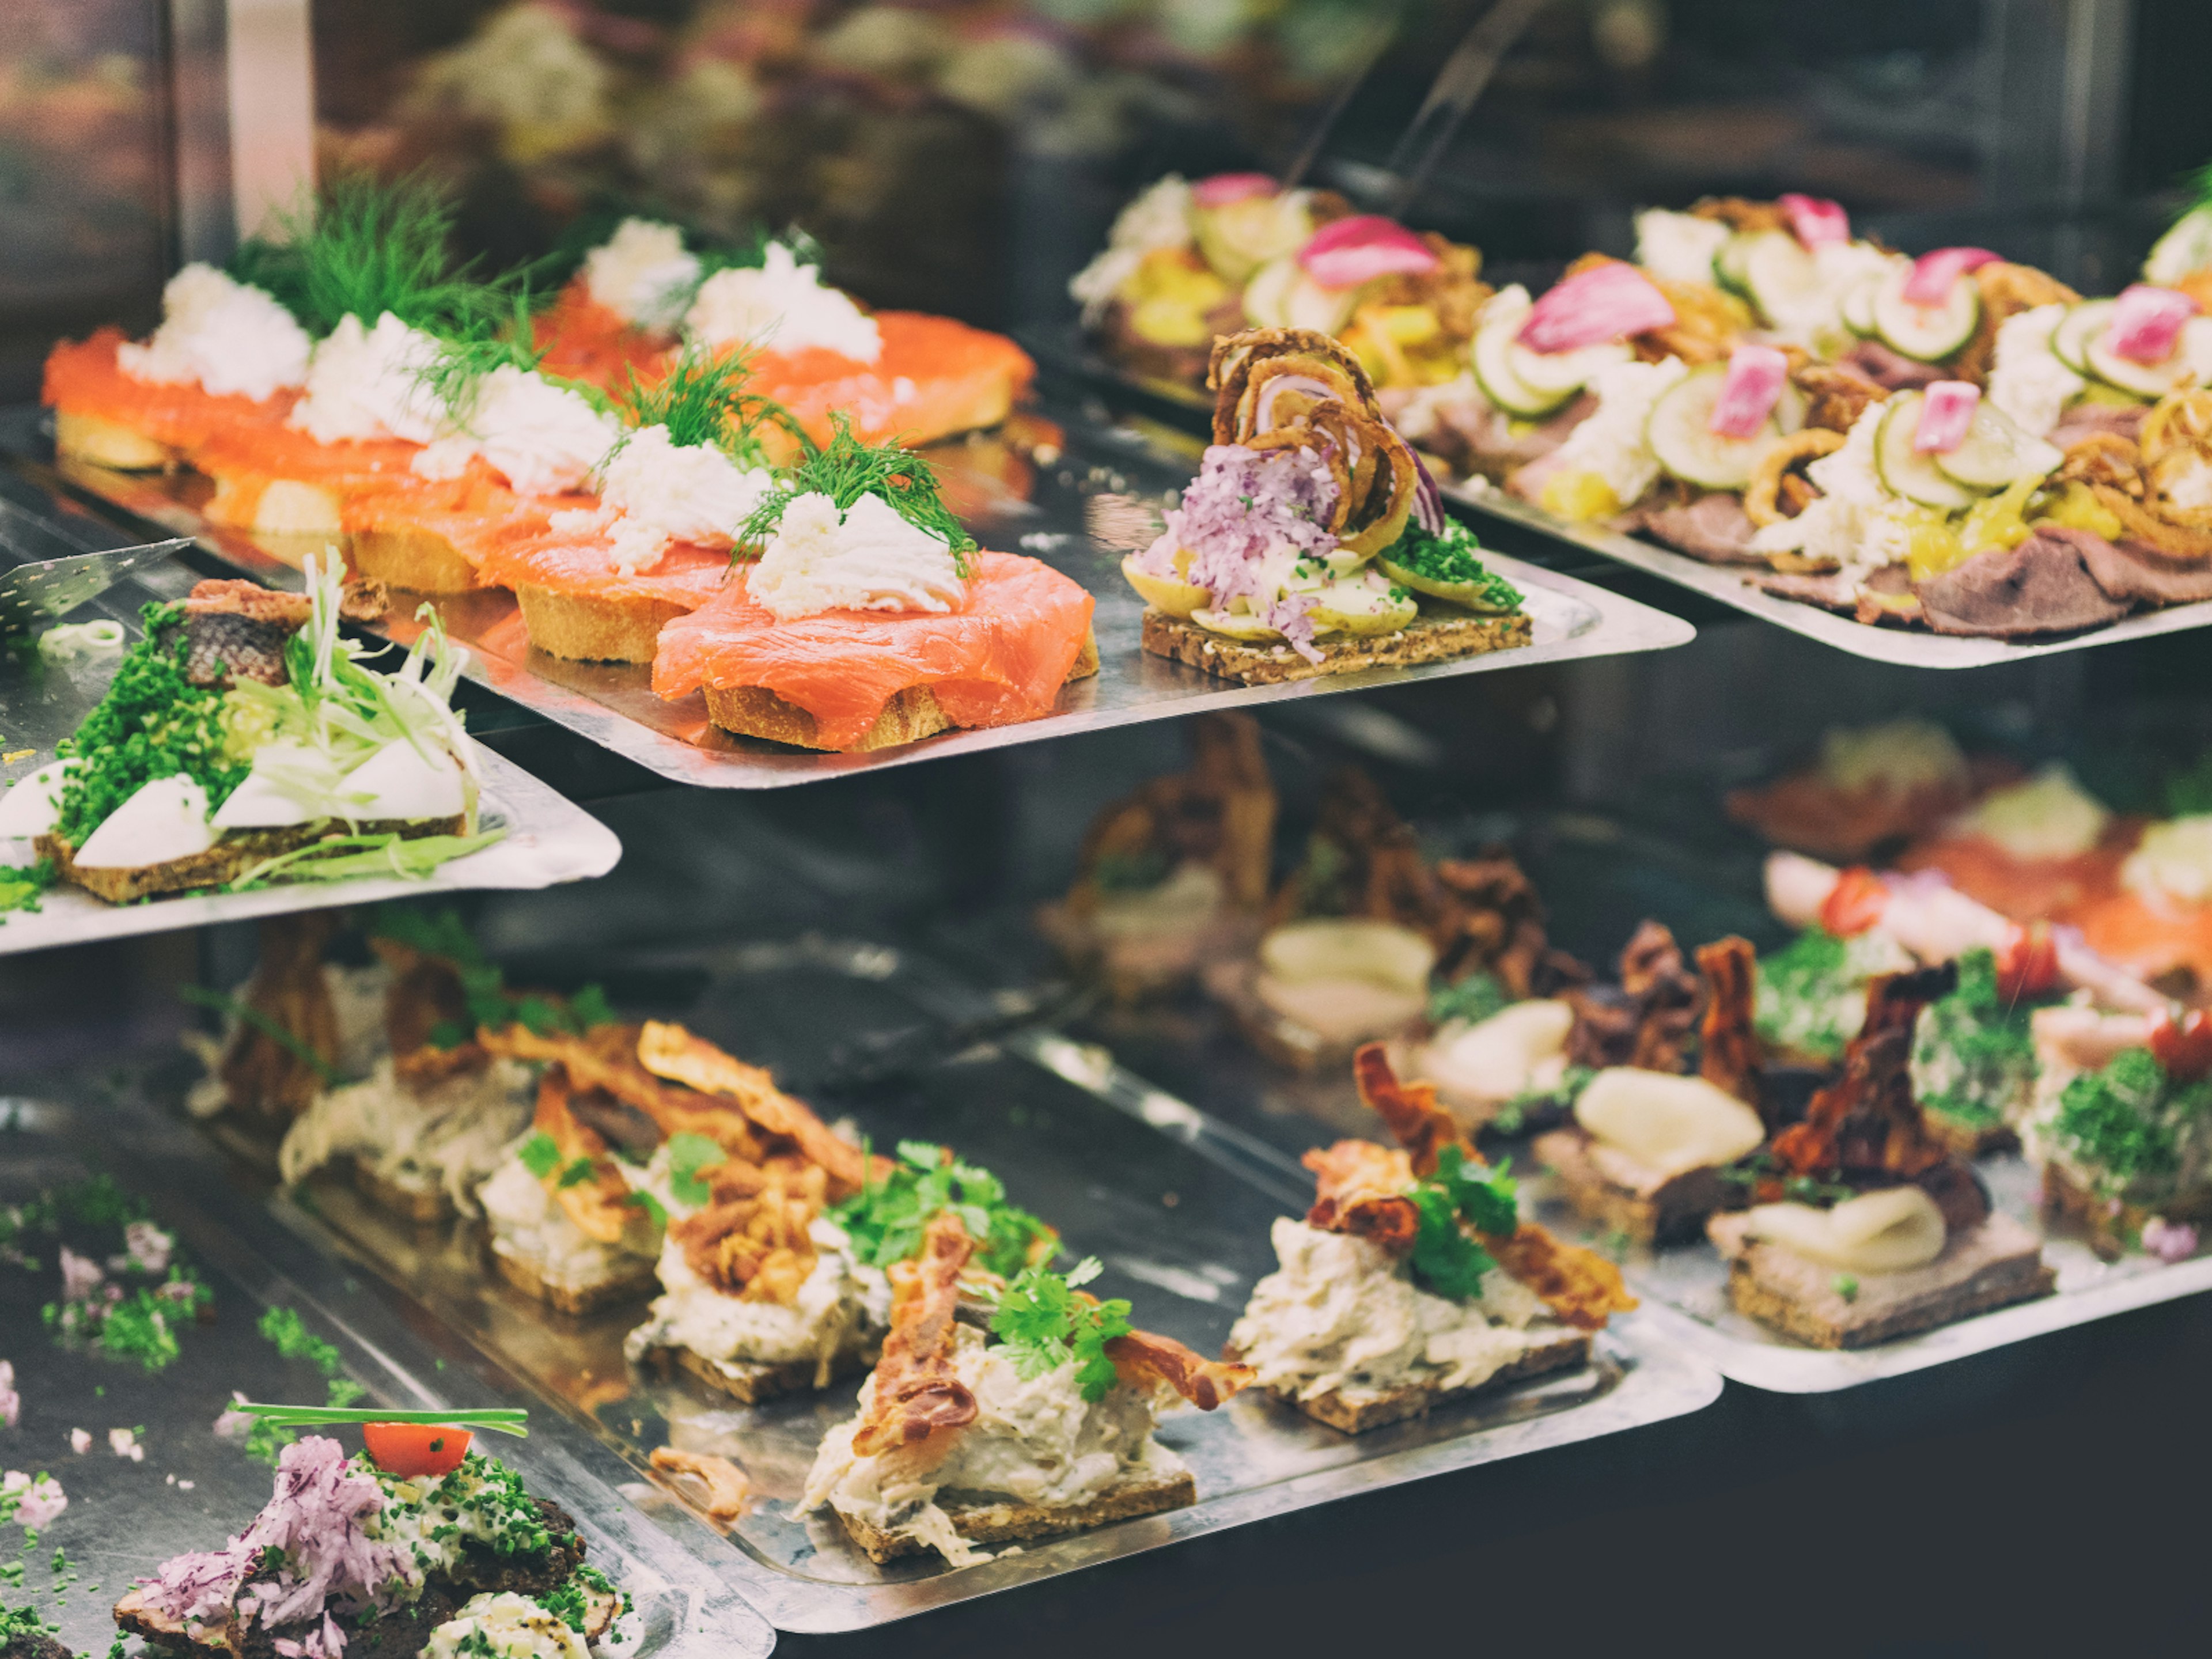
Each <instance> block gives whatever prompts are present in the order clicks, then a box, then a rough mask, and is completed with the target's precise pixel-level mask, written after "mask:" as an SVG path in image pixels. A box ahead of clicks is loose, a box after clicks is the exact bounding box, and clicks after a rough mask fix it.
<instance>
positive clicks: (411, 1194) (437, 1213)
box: [346, 1158, 453, 1227]
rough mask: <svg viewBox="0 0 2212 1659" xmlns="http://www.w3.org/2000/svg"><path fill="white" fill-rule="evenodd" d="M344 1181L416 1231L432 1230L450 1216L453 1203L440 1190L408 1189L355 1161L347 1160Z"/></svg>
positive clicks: (440, 1188) (442, 1190)
mask: <svg viewBox="0 0 2212 1659" xmlns="http://www.w3.org/2000/svg"><path fill="white" fill-rule="evenodd" d="M346 1164H347V1166H348V1167H347V1171H346V1174H347V1178H348V1179H349V1181H350V1182H352V1184H353V1189H354V1190H355V1191H356V1192H357V1193H359V1194H361V1195H362V1197H363V1198H365V1199H367V1200H368V1201H369V1202H370V1203H372V1204H374V1205H375V1206H376V1207H377V1208H378V1209H380V1210H384V1211H386V1212H389V1213H391V1214H392V1215H395V1216H398V1218H400V1219H401V1220H403V1221H411V1222H413V1223H414V1224H415V1225H416V1226H418V1227H428V1226H434V1225H436V1224H437V1223H439V1222H441V1221H443V1220H444V1219H445V1218H447V1216H449V1215H451V1214H453V1200H451V1199H450V1198H448V1197H447V1196H446V1189H445V1188H443V1187H430V1188H422V1187H409V1186H406V1185H404V1184H403V1183H401V1182H397V1181H394V1180H392V1179H391V1178H390V1177H389V1176H382V1175H379V1174H378V1173H377V1172H376V1171H375V1170H372V1169H370V1168H369V1167H368V1164H364V1163H362V1161H361V1160H360V1159H359V1158H348V1159H347V1160H346Z"/></svg>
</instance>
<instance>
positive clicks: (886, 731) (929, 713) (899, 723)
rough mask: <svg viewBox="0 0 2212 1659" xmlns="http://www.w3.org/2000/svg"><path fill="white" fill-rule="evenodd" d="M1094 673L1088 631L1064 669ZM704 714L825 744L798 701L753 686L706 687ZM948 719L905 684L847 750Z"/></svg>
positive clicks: (732, 727)
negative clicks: (1073, 659) (905, 687)
mask: <svg viewBox="0 0 2212 1659" xmlns="http://www.w3.org/2000/svg"><path fill="white" fill-rule="evenodd" d="M1097 671H1098V636H1097V635H1096V634H1091V635H1086V636H1085V639H1084V641H1083V650H1082V652H1081V653H1080V654H1079V655H1078V656H1077V658H1076V659H1075V666H1074V667H1073V668H1071V669H1069V670H1068V671H1067V678H1069V679H1070V680H1081V679H1088V678H1091V675H1093V674H1096V673H1097ZM707 718H708V720H712V721H713V722H714V724H715V725H716V726H720V727H721V729H722V730H723V731H725V732H736V733H737V734H738V736H739V737H741V738H767V739H768V740H769V742H770V743H787V744H791V745H792V747H793V748H794V749H822V748H825V747H827V745H826V744H823V742H822V741H821V730H820V727H819V726H817V724H816V722H815V719H814V716H813V715H811V714H808V713H807V712H806V711H805V709H804V708H800V707H799V705H798V704H797V703H794V702H787V701H786V700H785V699H783V698H781V697H780V696H776V694H775V692H773V691H768V690H763V689H762V688H761V687H759V686H757V685H733V686H731V687H730V688H729V689H727V690H720V691H718V690H714V689H713V688H712V687H709V688H708V691H707ZM952 723H953V722H952V720H951V716H949V715H948V714H945V710H944V708H942V707H941V706H940V705H939V702H938V701H937V694H936V693H935V692H934V691H932V690H930V689H929V688H928V687H927V686H926V685H915V686H908V688H907V689H906V690H903V691H901V692H899V693H897V694H896V696H893V697H892V698H891V700H890V702H886V703H885V704H884V712H883V713H882V714H878V715H877V716H876V723H875V724H874V725H873V726H870V727H869V728H868V729H867V731H866V732H865V733H864V734H862V736H861V738H860V741H859V742H858V743H855V744H850V745H849V752H852V753H855V754H858V753H864V752H866V750H871V749H894V748H896V747H897V746H898V745H899V744H902V743H919V742H921V739H922V738H933V737H935V736H936V735H937V734H938V733H939V732H945V731H949V730H951V726H952Z"/></svg>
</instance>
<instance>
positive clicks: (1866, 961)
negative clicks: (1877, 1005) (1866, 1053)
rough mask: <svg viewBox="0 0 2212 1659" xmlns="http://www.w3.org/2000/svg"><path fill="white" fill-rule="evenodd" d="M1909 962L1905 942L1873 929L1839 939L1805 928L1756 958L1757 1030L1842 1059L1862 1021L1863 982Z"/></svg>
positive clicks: (1787, 1044)
mask: <svg viewBox="0 0 2212 1659" xmlns="http://www.w3.org/2000/svg"><path fill="white" fill-rule="evenodd" d="M1912 965H1913V963H1912V959H1911V957H1909V956H1908V955H1906V953H1905V949H1904V947H1903V946H1901V945H1898V944H1896V943H1895V942H1894V941H1893V940H1891V939H1889V938H1887V936H1886V935H1884V934H1881V933H1860V934H1857V935H1855V936H1853V937H1852V938H1850V939H1838V938H1837V937H1836V936H1835V935H1834V934H1833V933H1828V932H1826V930H1824V929H1822V928H1820V927H1808V928H1807V929H1806V930H1805V931H1804V932H1803V933H1800V934H1799V935H1798V936H1797V937H1796V939H1792V940H1790V943H1789V944H1788V945H1785V946H1784V948H1783V949H1781V950H1779V951H1775V952H1774V953H1772V954H1771V955H1770V956H1762V957H1759V969H1758V990H1757V996H1756V1010H1755V1012H1754V1014H1753V1024H1755V1025H1756V1026H1757V1027H1758V1030H1759V1036H1761V1037H1762V1038H1764V1039H1765V1041H1766V1042H1770V1043H1772V1044H1773V1045H1774V1046H1775V1047H1777V1048H1784V1049H1788V1050H1791V1051H1794V1052H1795V1053H1797V1054H1803V1055H1806V1056H1808V1057H1809V1058H1811V1059H1814V1060H1827V1061H1834V1060H1841V1059H1842V1058H1843V1056H1844V1047H1845V1045H1847V1044H1848V1043H1849V1042H1850V1040H1851V1039H1852V1038H1853V1037H1855V1036H1857V1035H1858V1034H1859V1029H1860V1027H1861V1026H1863V1024H1865V1022H1866V985H1867V981H1869V980H1870V979H1872V978H1873V977H1874V976H1875V975H1877V974H1883V973H1892V972H1899V971H1902V970H1904V969H1909V968H1911V966H1912Z"/></svg>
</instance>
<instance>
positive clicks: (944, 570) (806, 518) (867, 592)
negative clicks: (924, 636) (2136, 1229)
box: [745, 491, 968, 622]
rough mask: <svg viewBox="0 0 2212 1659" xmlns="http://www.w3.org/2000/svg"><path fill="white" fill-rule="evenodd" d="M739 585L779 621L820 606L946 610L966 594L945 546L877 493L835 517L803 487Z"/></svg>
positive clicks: (812, 613)
mask: <svg viewBox="0 0 2212 1659" xmlns="http://www.w3.org/2000/svg"><path fill="white" fill-rule="evenodd" d="M745 586H746V591H747V592H749V593H750V595H751V597H752V599H754V600H755V602H756V603H757V604H760V605H765V606H766V607H767V608H768V610H769V611H770V612H771V613H772V614H773V615H774V616H775V618H776V620H777V621H779V622H792V621H794V620H796V619H797V618H799V617H817V616H820V615H821V614H822V613H823V611H950V610H951V609H952V608H953V607H954V606H955V605H958V604H960V603H961V602H962V600H963V599H966V597H967V592H968V590H967V586H966V584H965V583H964V582H963V580H961V576H960V572H959V568H958V567H957V566H956V565H955V564H954V563H953V562H952V550H951V549H950V548H949V547H947V546H946V545H945V544H944V543H943V542H941V541H939V540H938V538H936V537H934V536H933V535H931V534H930V533H929V532H927V531H925V530H922V529H921V528H919V527H918V526H915V525H914V524H912V523H910V522H909V521H908V520H907V519H905V518H904V517H902V515H901V514H900V513H899V510H898V509H897V508H896V507H893V506H892V505H891V504H890V502H889V501H885V500H884V498H883V497H882V496H880V495H863V496H861V497H860V500H859V501H855V502H854V504H853V506H852V507H851V508H850V509H849V510H848V511H847V512H846V513H844V514H843V515H842V518H841V517H840V516H839V514H838V512H837V503H836V502H835V501H831V500H830V499H829V496H827V495H820V494H817V493H814V492H811V491H810V492H809V493H807V494H805V495H799V496H795V497H793V500H792V501H791V504H790V505H789V506H787V507H785V508H784V510H783V520H782V522H781V525H780V526H778V527H777V530H776V533H775V535H774V536H773V537H771V538H769V544H768V548H767V550H766V551H765V552H763V554H762V556H761V559H760V562H759V563H757V564H756V565H755V566H754V567H753V568H751V569H750V571H748V572H747V573H746V574H745Z"/></svg>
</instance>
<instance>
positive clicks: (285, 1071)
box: [216, 910, 338, 1119]
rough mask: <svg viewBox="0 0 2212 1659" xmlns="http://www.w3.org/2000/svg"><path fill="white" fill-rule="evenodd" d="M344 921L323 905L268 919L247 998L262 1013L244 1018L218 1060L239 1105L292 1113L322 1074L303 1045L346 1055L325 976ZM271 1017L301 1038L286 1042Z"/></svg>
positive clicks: (330, 1058)
mask: <svg viewBox="0 0 2212 1659" xmlns="http://www.w3.org/2000/svg"><path fill="white" fill-rule="evenodd" d="M336 927H337V924H336V922H335V921H333V920H332V919H331V916H330V915H328V913H326V912H324V911H320V910H314V911H309V912H308V913H307V914H306V915H296V916H276V917H272V918H270V920H269V921H264V922H263V923H262V924H261V959H260V961H259V962H258V963H257V964H256V965H255V967H254V969H253V978H252V982H251V983H249V984H248V985H247V986H246V994H245V997H244V999H243V1000H244V1001H245V1004H246V1007H247V1008H249V1009H251V1010H252V1012H254V1013H255V1014H258V1016H260V1020H259V1021H258V1022H257V1021H255V1020H252V1019H241V1020H240V1021H239V1022H238V1024H237V1027H236V1029H235V1030H233V1031H232V1033H231V1036H230V1041H229V1042H228V1044H227V1045H226V1046H225V1048H224V1049H223V1052H222V1059H221V1060H218V1061H217V1062H216V1078H217V1079H218V1080H219V1081H221V1083H222V1095H223V1100H224V1102H225V1103H227V1104H228V1106H229V1107H230V1108H231V1109H232V1110H234V1111H238V1112H246V1113H250V1114H252V1115H255V1116H259V1117H274V1118H286V1119H289V1118H295V1117H297V1116H299V1115H300V1114H301V1113H302V1112H304V1111H306V1110H307V1107H308V1105H309V1104H310V1103H312V1102H313V1100H314V1098H315V1092H316V1091H317V1090H318V1089H319V1087H320V1086H321V1084H322V1078H321V1076H320V1074H319V1073H318V1072H317V1070H316V1068H315V1067H314V1066H312V1065H310V1064H309V1063H308V1062H307V1060H305V1059H303V1058H302V1057H301V1054H300V1053H299V1052H298V1050H299V1049H301V1048H304V1049H306V1050H307V1052H308V1053H310V1054H316V1055H318V1056H319V1057H320V1058H321V1060H323V1062H324V1064H325V1066H327V1065H330V1064H332V1063H334V1062H335V1061H336V1060H337V1057H338V1017H337V1010H336V1009H335V1008H334V1007H332V1006H331V989H330V983H329V981H327V980H326V979H325V977H324V976H323V946H324V945H325V944H326V943H327V942H328V941H329V939H330V937H331V933H333V932H334V931H336ZM264 1023H265V1024H268V1025H273V1026H275V1027H276V1029H277V1030H280V1031H283V1032H284V1033H286V1034H287V1035H289V1036H290V1037H291V1038H292V1039H293V1042H290V1043H286V1042H279V1041H278V1040H277V1039H276V1037H274V1036H270V1034H269V1032H268V1031H267V1030H264Z"/></svg>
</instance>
